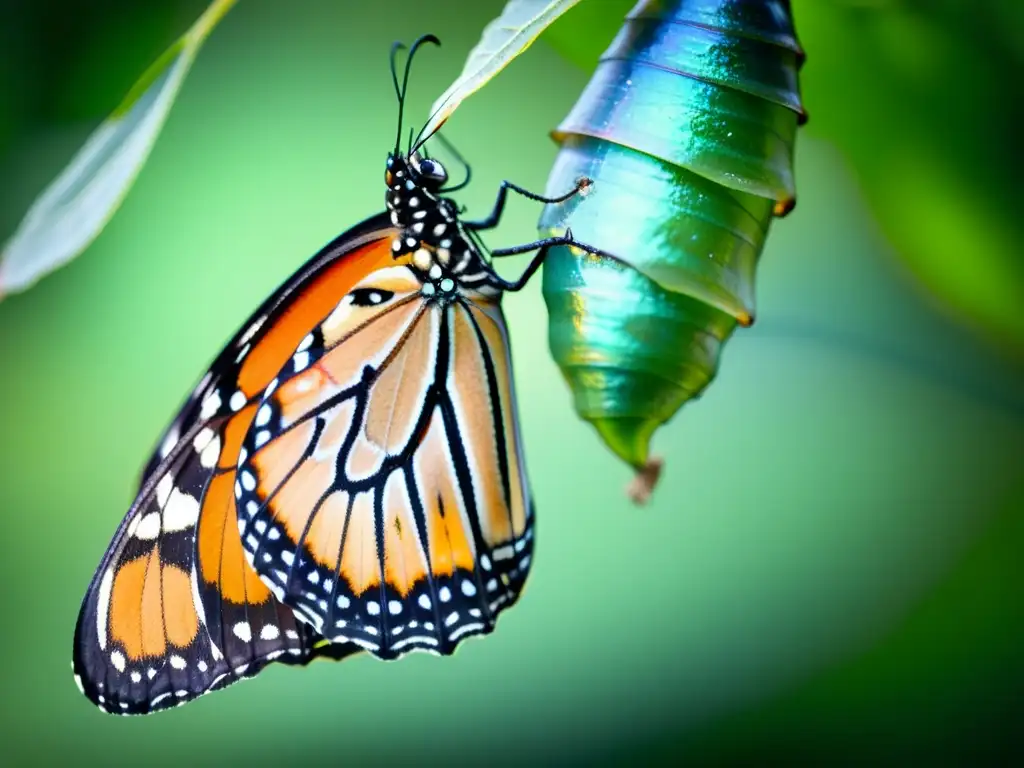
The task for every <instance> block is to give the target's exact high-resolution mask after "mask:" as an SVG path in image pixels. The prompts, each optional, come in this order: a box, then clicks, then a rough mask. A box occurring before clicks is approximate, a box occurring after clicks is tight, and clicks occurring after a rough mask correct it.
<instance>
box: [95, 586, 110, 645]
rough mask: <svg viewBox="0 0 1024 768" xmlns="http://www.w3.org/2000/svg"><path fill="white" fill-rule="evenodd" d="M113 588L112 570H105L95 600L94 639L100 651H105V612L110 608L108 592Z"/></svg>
mask: <svg viewBox="0 0 1024 768" xmlns="http://www.w3.org/2000/svg"><path fill="white" fill-rule="evenodd" d="M113 586H114V569H113V568H107V570H106V573H104V574H103V578H102V579H101V580H100V593H99V595H98V596H97V598H96V639H97V640H98V641H99V644H100V650H101V651H105V650H106V649H107V611H108V610H109V608H110V590H111V588H112V587H113Z"/></svg>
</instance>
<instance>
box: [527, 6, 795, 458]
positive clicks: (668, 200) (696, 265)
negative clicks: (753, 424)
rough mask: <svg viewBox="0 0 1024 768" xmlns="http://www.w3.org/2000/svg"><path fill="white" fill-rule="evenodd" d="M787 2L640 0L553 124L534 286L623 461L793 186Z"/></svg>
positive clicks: (633, 454) (725, 311) (790, 201)
mask: <svg viewBox="0 0 1024 768" xmlns="http://www.w3.org/2000/svg"><path fill="white" fill-rule="evenodd" d="M803 58H804V55H803V51H802V50H801V48H800V46H799V44H798V42H797V39H796V34H795V32H794V29H793V24H792V15H791V13H790V8H789V2H788V0H643V1H642V2H640V3H639V4H638V5H637V6H636V7H635V8H634V9H633V10H632V11H631V12H630V14H629V15H628V16H627V18H626V21H625V24H624V26H623V27H622V29H621V30H620V31H619V34H618V35H617V36H616V38H615V40H614V41H613V42H612V44H611V45H610V46H609V48H608V50H607V51H605V53H604V54H603V55H602V57H601V59H600V61H599V63H598V65H597V68H596V70H595V71H594V74H593V76H592V77H591V79H590V82H589V83H588V84H587V86H586V88H585V89H584V91H583V93H582V95H581V96H580V98H579V100H578V101H577V102H576V104H575V105H574V106H573V108H572V109H571V111H570V112H569V114H568V116H567V117H566V118H565V119H564V120H563V121H562V123H561V124H560V125H559V126H558V128H557V129H556V130H555V131H554V132H553V136H554V138H555V140H556V141H558V142H559V144H560V145H561V151H560V152H559V155H558V157H557V159H556V161H555V164H554V167H553V168H552V171H551V174H550V176H549V178H548V184H547V194H548V195H549V196H552V197H554V196H558V195H562V194H564V193H565V191H566V190H568V189H571V188H572V187H573V185H575V184H576V183H577V180H578V179H579V178H580V177H586V178H589V179H591V180H592V181H593V185H592V187H591V188H590V190H589V193H588V194H586V195H578V196H576V197H574V198H572V199H570V200H569V201H567V202H565V203H562V204H558V205H549V206H547V207H545V209H544V211H543V213H542V215H541V219H540V224H539V228H540V230H541V233H542V234H543V235H544V236H549V235H557V234H562V233H563V232H564V231H565V230H566V229H571V230H572V234H573V237H574V238H575V239H576V240H577V241H578V242H582V243H586V244H587V245H589V246H592V247H593V248H594V249H595V250H596V251H599V252H600V253H601V254H602V255H595V254H593V253H588V252H586V251H582V250H579V249H569V248H565V247H560V248H557V249H555V252H553V253H552V254H551V255H549V257H548V259H547V261H546V263H545V268H544V280H543V290H544V298H545V301H546V303H547V306H548V315H549V343H550V346H551V352H552V355H553V356H554V358H555V361H556V362H557V363H558V365H559V367H560V368H561V369H562V372H563V374H564V375H565V377H566V379H567V381H568V382H569V386H570V388H571V389H572V392H573V399H574V404H575V407H576V410H577V412H578V413H579V415H580V416H581V417H582V418H584V419H586V420H587V421H589V422H591V423H592V424H593V425H594V426H595V427H596V429H597V430H598V433H599V434H600V435H601V437H602V439H603V440H604V441H605V442H606V443H607V444H608V446H609V447H610V448H611V449H612V450H613V451H614V452H615V453H616V454H617V455H618V456H620V457H621V458H622V459H623V460H624V461H626V462H627V463H629V464H630V465H631V466H633V467H635V468H637V469H639V468H641V467H643V466H644V465H645V464H646V462H647V460H648V450H649V449H648V446H649V443H650V439H651V436H652V435H653V434H654V431H655V430H656V429H657V428H658V427H659V426H660V425H661V424H663V423H664V422H665V421H667V420H668V419H670V418H671V417H672V416H673V415H674V414H675V413H676V412H677V411H678V410H679V409H680V408H681V407H682V405H683V404H684V403H686V402H687V401H689V400H692V399H694V398H695V397H697V396H699V395H700V393H701V392H702V391H703V390H704V388H705V387H707V385H708V384H709V383H710V382H711V380H712V379H713V378H714V376H715V373H716V371H717V370H718V364H719V358H720V354H721V349H722V346H723V344H724V343H725V341H726V340H727V339H728V338H729V335H730V334H731V333H732V331H733V329H734V328H735V327H736V325H737V324H739V325H744V326H746V325H750V324H751V323H753V321H754V316H755V296H754V279H755V273H756V268H757V263H758V259H759V257H760V255H761V251H762V249H763V247H764V243H765V238H766V237H767V234H768V228H769V225H770V223H771V220H772V217H773V216H779V215H783V214H785V213H787V212H788V211H789V210H791V209H792V207H793V205H794V201H795V199H796V187H795V182H794V177H793V147H794V142H795V137H796V131H797V126H798V125H800V124H801V123H802V122H804V121H805V120H806V115H805V113H804V110H803V106H802V104H801V100H800V93H799V86H798V81H797V72H798V70H799V68H800V65H801V64H802V62H803Z"/></svg>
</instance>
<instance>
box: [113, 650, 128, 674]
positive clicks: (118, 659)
mask: <svg viewBox="0 0 1024 768" xmlns="http://www.w3.org/2000/svg"><path fill="white" fill-rule="evenodd" d="M110 663H111V664H113V665H114V666H115V667H117V671H118V672H124V663H125V658H124V654H123V653H121V652H120V651H111V652H110Z"/></svg>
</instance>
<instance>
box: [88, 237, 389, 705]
mask: <svg viewBox="0 0 1024 768" xmlns="http://www.w3.org/2000/svg"><path fill="white" fill-rule="evenodd" d="M390 232H391V230H390V229H389V228H388V226H387V224H386V220H383V219H382V217H375V219H371V220H369V221H368V222H364V224H363V225H360V226H359V227H356V228H355V229H353V230H351V231H350V232H348V233H346V234H345V235H342V236H341V237H339V238H338V239H336V240H335V241H334V242H333V243H331V244H330V245H328V246H327V247H326V248H325V249H324V250H323V251H322V252H321V253H320V254H318V255H317V256H315V257H314V258H313V259H312V260H310V262H309V264H307V265H306V267H304V268H303V269H301V270H300V271H299V272H298V273H296V275H295V276H294V277H293V278H292V279H291V280H289V281H288V282H287V283H285V285H283V286H282V287H281V288H280V289H279V290H278V291H277V292H275V293H274V294H273V295H272V296H271V297H270V298H268V299H267V301H266V302H264V304H263V306H261V307H260V309H259V310H257V311H256V313H254V314H253V316H252V317H251V318H250V319H249V321H248V322H247V323H245V324H244V325H243V326H242V328H241V329H240V330H239V332H238V333H237V334H236V335H235V337H234V339H233V340H232V342H231V343H230V344H229V345H228V346H227V347H226V348H225V349H224V351H223V352H222V353H221V354H220V355H219V356H218V358H217V360H216V361H215V362H214V364H213V365H212V366H211V369H210V371H209V372H208V374H207V375H206V376H204V377H203V380H202V381H201V382H200V384H199V386H198V387H196V390H195V391H194V392H193V394H192V395H191V396H190V397H189V399H188V400H187V401H186V403H185V404H184V405H183V406H182V408H181V410H180V411H179V413H178V416H177V417H176V418H175V420H174V421H173V422H172V425H171V426H170V427H169V428H168V429H167V430H166V431H165V436H164V439H163V440H162V441H161V445H160V447H158V449H157V451H156V453H155V454H154V456H153V458H152V459H150V461H149V462H148V464H147V467H146V469H145V470H144V473H143V481H142V484H141V488H140V490H139V495H138V497H137V499H136V501H135V503H134V504H133V505H132V507H131V509H130V510H129V511H128V514H127V515H126V517H125V519H124V521H123V522H122V524H121V526H120V528H119V529H118V532H117V534H116V535H115V537H114V540H113V542H112V543H111V545H110V547H109V549H108V551H107V553H106V555H105V556H104V559H103V562H102V563H101V565H100V568H99V569H98V571H97V573H96V575H95V577H94V578H93V581H92V584H91V585H90V587H89V590H88V592H87V594H86V598H85V601H84V602H83V606H82V610H81V613H80V614H79V619H78V624H77V627H76V633H75V646H74V648H75V650H74V661H73V668H74V670H75V675H76V678H77V680H78V682H79V684H80V686H81V687H82V689H83V691H84V692H85V693H86V695H87V696H88V697H89V698H90V699H92V700H93V701H94V702H95V703H96V704H98V705H99V706H100V707H101V708H103V709H105V710H106V711H110V712H115V713H118V714H137V713H145V712H151V711H156V710H159V709H163V708H166V707H169V706H173V705H176V704H180V703H184V702H186V701H189V700H190V699H192V698H195V697H196V696H199V695H201V694H202V693H205V692H207V691H209V690H213V689H216V688H220V687H223V686H225V685H228V684H230V683H231V682H234V681H235V680H238V679H241V678H243V677H250V676H252V675H254V674H255V673H256V672H258V671H259V670H260V669H261V668H262V667H263V666H265V665H266V664H267V663H269V662H271V661H274V660H280V661H282V662H285V663H306V662H308V661H309V660H311V659H312V658H314V657H315V656H318V655H326V656H330V657H333V658H342V657H344V656H345V655H348V654H350V653H352V652H354V651H357V650H358V646H355V645H350V644H338V645H327V644H326V643H325V641H324V639H323V638H322V637H320V636H319V635H317V634H316V633H315V632H314V631H313V630H312V629H311V628H310V627H309V626H308V625H306V624H303V623H301V622H298V621H297V620H296V618H295V615H294V612H293V611H292V609H290V608H288V607H287V606H285V605H283V604H281V603H280V602H279V601H278V600H277V599H276V598H275V597H274V595H273V594H272V593H271V591H270V590H269V589H268V588H267V586H266V585H265V584H264V583H263V581H262V580H261V579H260V578H259V576H258V575H257V574H256V573H255V572H254V571H253V570H252V568H251V567H250V566H249V564H248V563H247V562H246V558H245V554H244V552H243V549H242V544H241V539H240V536H239V532H238V520H237V515H236V514H235V490H234V489H235V485H236V483H238V482H239V480H238V477H237V464H238V462H239V459H240V451H241V450H242V443H243V440H244V438H245V436H246V434H247V433H248V432H249V430H250V427H251V426H252V424H253V421H254V420H255V417H256V411H257V407H258V404H259V402H260V400H261V398H262V394H263V390H264V389H265V388H266V387H267V385H268V383H269V382H270V381H271V380H272V378H273V376H274V375H275V374H276V373H277V372H278V371H279V370H280V369H281V366H282V365H283V364H284V362H285V361H286V360H287V359H289V358H290V356H291V355H292V353H293V352H294V349H295V346H296V345H297V344H298V343H299V341H300V340H301V339H302V338H303V337H304V336H305V335H306V334H307V333H308V327H309V325H311V324H313V323H315V322H316V320H317V319H319V318H321V317H322V316H323V313H324V311H325V309H324V308H327V307H330V306H333V305H334V304H335V303H336V301H337V297H338V296H343V295H345V294H346V292H347V291H348V290H349V288H351V287H352V285H354V284H355V283H356V282H358V280H359V278H360V276H361V275H362V274H363V272H364V271H365V270H367V269H368V268H369V267H368V261H367V259H370V260H377V259H379V257H380V254H381V252H382V251H383V250H385V249H386V243H387V242H388V241H387V240H386V239H383V240H382V238H387V237H388V236H389V234H390ZM381 242H383V243H385V246H384V248H382V247H381V246H380V243H381Z"/></svg>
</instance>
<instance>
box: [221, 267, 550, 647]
mask: <svg viewBox="0 0 1024 768" xmlns="http://www.w3.org/2000/svg"><path fill="white" fill-rule="evenodd" d="M420 288H421V284H420V282H419V280H418V279H417V277H416V275H415V273H414V272H413V271H412V270H411V269H408V268H407V267H405V266H403V265H402V264H397V265H392V266H389V267H387V268H383V269H380V270H378V271H376V272H373V273H370V274H368V275H367V277H366V278H364V279H363V280H362V281H361V282H360V283H359V284H357V285H356V286H354V287H353V289H352V290H351V291H350V292H349V293H348V294H347V295H346V296H345V297H344V298H343V299H342V300H341V301H340V302H339V304H338V305H337V306H336V307H335V308H334V309H333V310H332V311H331V312H330V313H329V314H326V315H325V316H324V318H323V319H322V321H321V322H320V323H319V324H317V325H316V326H315V327H313V328H311V329H310V332H309V334H308V335H307V336H305V337H304V338H303V340H302V342H300V344H299V345H297V346H296V348H295V350H294V352H293V354H292V356H291V358H290V359H289V360H288V362H287V363H286V364H285V365H284V366H283V367H282V370H281V372H280V374H279V375H278V377H277V378H276V379H275V380H274V383H273V385H272V386H271V387H268V388H267V390H266V391H265V393H264V397H263V400H262V402H261V404H260V406H259V409H258V410H257V415H256V419H255V422H254V425H253V427H252V429H251V430H250V431H249V433H248V434H247V436H246V438H245V444H244V446H243V455H244V456H245V457H246V458H245V459H244V460H243V461H242V462H241V463H240V465H239V476H240V478H241V482H240V484H239V486H238V487H237V488H236V491H237V492H238V494H239V495H238V503H237V504H236V508H237V510H238V515H239V524H240V530H241V531H242V543H243V547H244V548H245V552H246V555H247V556H248V558H249V561H250V562H251V564H252V565H253V567H254V568H255V569H256V570H257V571H258V572H259V573H260V575H261V576H262V577H263V579H264V580H265V581H266V582H267V584H268V585H269V586H270V588H271V589H272V590H273V592H274V594H275V595H276V596H277V597H278V599H279V600H281V601H282V602H283V603H285V604H287V605H289V606H291V607H293V608H294V609H296V611H297V614H298V615H299V617H300V618H302V619H304V620H306V621H308V622H309V623H310V624H311V625H312V626H313V627H314V629H315V630H316V631H317V632H318V633H321V634H323V635H324V636H325V637H327V638H328V639H330V640H333V641H336V642H352V643H356V644H358V645H360V646H362V647H364V648H367V649H368V650H370V651H371V652H372V653H373V654H374V655H377V656H379V657H382V658H395V657H397V656H399V655H401V654H403V653H405V652H407V651H411V650H414V649H423V650H429V651H434V652H438V653H443V654H447V653H451V652H452V651H453V650H454V649H455V647H456V645H457V644H458V643H459V642H460V641H461V640H462V639H463V638H464V637H468V636H470V635H475V634H484V633H487V632H490V631H491V630H492V629H493V627H494V624H495V619H496V617H497V614H498V613H499V612H500V611H501V610H503V609H504V608H505V607H507V606H508V605H511V603H512V602H514V601H515V599H516V597H517V596H518V594H519V592H520V590H521V589H522V585H523V582H524V580H525V577H526V573H527V570H528V568H529V564H530V556H531V548H532V537H533V529H532V524H533V523H532V508H531V502H530V498H529V491H528V487H527V483H526V477H525V469H524V466H523V462H522V456H521V452H520V448H519V436H518V432H517V427H516V421H515V412H514V409H515V403H514V393H513V390H512V380H511V366H510V358H509V353H508V339H507V333H506V329H505V323H504V318H503V316H502V313H501V310H500V307H499V306H498V301H497V297H496V296H494V295H486V294H473V293H469V294H467V296H464V297H462V298H460V299H459V300H458V301H456V302H453V303H428V302H423V301H421V300H420V299H419V298H418V296H419V292H420Z"/></svg>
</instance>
